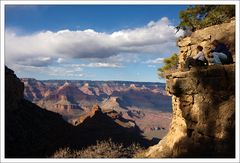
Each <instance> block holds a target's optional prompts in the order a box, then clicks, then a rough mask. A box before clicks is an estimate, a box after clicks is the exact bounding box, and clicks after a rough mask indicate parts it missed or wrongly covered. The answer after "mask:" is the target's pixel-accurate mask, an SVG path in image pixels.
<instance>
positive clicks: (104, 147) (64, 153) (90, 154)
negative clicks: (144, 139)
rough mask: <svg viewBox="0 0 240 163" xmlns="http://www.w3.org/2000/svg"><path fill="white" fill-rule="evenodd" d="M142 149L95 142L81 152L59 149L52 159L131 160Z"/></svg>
mask: <svg viewBox="0 0 240 163" xmlns="http://www.w3.org/2000/svg"><path fill="white" fill-rule="evenodd" d="M143 150H144V149H143V148H142V147H141V146H140V145H139V144H135V143H134V144H132V145H130V146H128V147H124V146H123V145H122V144H117V143H114V142H112V140H111V139H109V140H107V141H97V144H96V145H92V146H89V147H87V148H85V149H82V150H71V149H70V148H61V149H59V150H58V151H56V152H55V153H54V154H53V156H52V157H53V158H133V157H135V156H136V155H137V154H138V153H141V152H142V151H143Z"/></svg>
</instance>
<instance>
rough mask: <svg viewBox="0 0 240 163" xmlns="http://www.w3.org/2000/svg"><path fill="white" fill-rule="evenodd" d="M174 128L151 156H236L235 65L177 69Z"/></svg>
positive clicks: (171, 88) (172, 85) (170, 86)
mask: <svg viewBox="0 0 240 163" xmlns="http://www.w3.org/2000/svg"><path fill="white" fill-rule="evenodd" d="M166 89H167V91H168V93H169V94H171V95H172V107H173V119H172V122H171V127H170V131H169V132H168V134H167V135H166V136H165V137H164V138H163V140H161V141H160V142H159V144H157V145H155V146H153V147H151V148H150V149H149V150H148V152H146V156H147V157H187V158H189V157H198V158H219V157H227V158H229V157H235V65H213V66H209V67H208V68H202V69H197V68H195V69H192V70H191V71H188V72H176V73H173V74H172V75H171V77H170V78H169V79H168V80H167V86H166Z"/></svg>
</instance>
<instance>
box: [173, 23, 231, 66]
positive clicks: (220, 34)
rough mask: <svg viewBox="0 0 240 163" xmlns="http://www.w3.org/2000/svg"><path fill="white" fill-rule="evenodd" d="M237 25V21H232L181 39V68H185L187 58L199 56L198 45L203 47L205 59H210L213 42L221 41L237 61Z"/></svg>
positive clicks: (179, 44)
mask: <svg viewBox="0 0 240 163" xmlns="http://www.w3.org/2000/svg"><path fill="white" fill-rule="evenodd" d="M235 24H236V21H235V19H232V20H231V21H230V22H226V23H223V24H220V25H214V26H210V27H207V28H204V29H201V30H197V31H195V32H194V33H192V34H191V36H189V37H185V38H183V39H180V40H179V41H178V42H177V44H178V46H179V53H178V55H179V68H182V67H183V65H184V63H185V59H186V57H187V56H194V55H196V54H197V46H198V45H201V46H202V47H203V52H204V54H205V57H206V58H207V59H208V54H209V53H210V50H211V45H210V43H211V42H212V41H213V40H219V41H220V42H222V43H224V44H225V45H227V47H228V48H229V50H230V52H231V54H232V56H233V60H234V61H235Z"/></svg>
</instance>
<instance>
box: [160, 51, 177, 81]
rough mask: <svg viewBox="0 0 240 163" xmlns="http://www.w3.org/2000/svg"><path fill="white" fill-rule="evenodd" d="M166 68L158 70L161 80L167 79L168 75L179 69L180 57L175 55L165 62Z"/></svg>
mask: <svg viewBox="0 0 240 163" xmlns="http://www.w3.org/2000/svg"><path fill="white" fill-rule="evenodd" d="M163 63H164V66H163V67H160V68H159V69H158V75H159V76H160V77H161V78H165V77H166V75H167V74H169V73H171V72H172V71H173V70H175V69H177V67H178V55H177V54H176V53H174V54H173V55H171V56H170V57H168V58H165V59H164V60H163Z"/></svg>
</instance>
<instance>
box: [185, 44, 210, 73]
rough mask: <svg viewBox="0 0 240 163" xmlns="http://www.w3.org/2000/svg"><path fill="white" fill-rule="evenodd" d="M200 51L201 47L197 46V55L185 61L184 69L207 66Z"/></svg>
mask: <svg viewBox="0 0 240 163" xmlns="http://www.w3.org/2000/svg"><path fill="white" fill-rule="evenodd" d="M202 50H203V47H202V46H197V55H196V56H194V57H188V58H187V59H186V62H185V68H187V69H190V67H196V66H206V65H207V64H208V63H207V60H206V58H205V56H204V53H203V51H202Z"/></svg>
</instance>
